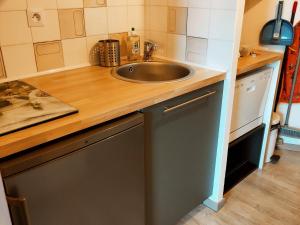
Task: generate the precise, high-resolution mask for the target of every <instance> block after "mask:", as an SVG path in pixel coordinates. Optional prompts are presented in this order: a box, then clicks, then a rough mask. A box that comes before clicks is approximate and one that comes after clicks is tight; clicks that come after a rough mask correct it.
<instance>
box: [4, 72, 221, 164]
mask: <svg viewBox="0 0 300 225" xmlns="http://www.w3.org/2000/svg"><path fill="white" fill-rule="evenodd" d="M110 73H111V69H109V68H101V67H97V66H94V67H86V68H81V69H76V70H71V71H65V72H60V73H56V74H52V75H47V76H41V77H35V78H29V79H25V80H24V81H26V82H28V83H29V84H31V85H33V86H35V87H37V88H39V89H41V90H43V91H45V92H47V93H49V94H50V95H52V96H54V97H56V98H58V99H60V100H61V101H63V102H65V103H67V104H70V105H71V106H74V107H75V108H77V109H78V110H79V113H77V114H74V115H70V116H67V117H64V118H61V119H57V120H54V121H50V122H47V123H44V124H40V125H37V126H34V127H31V128H27V129H25V130H22V131H18V132H15V133H12V134H8V135H5V136H2V137H0V158H4V157H6V156H9V155H12V154H14V153H17V152H20V151H23V150H26V149H28V148H30V147H34V146H37V145H39V144H42V143H46V142H48V141H51V140H55V139H57V138H60V137H63V136H65V135H68V134H71V133H74V132H77V131H80V130H82V129H85V128H89V127H91V126H94V125H97V124H101V123H103V122H105V121H109V120H111V119H114V118H117V117H120V116H122V115H126V114H128V113H131V112H134V111H137V110H140V109H143V108H145V107H148V106H150V105H154V104H156V103H159V102H162V101H165V100H168V99H171V98H173V97H177V96H180V95H182V94H185V93H188V92H191V91H193V90H197V89H199V88H202V87H205V86H208V85H210V84H213V83H216V82H219V81H222V80H224V79H225V74H224V73H222V72H217V71H212V70H208V69H198V68H197V69H196V70H195V74H194V76H193V77H192V78H191V79H188V80H184V81H178V82H170V83H159V84H139V83H132V82H126V81H121V80H118V79H116V78H114V77H112V76H111V74H110Z"/></svg>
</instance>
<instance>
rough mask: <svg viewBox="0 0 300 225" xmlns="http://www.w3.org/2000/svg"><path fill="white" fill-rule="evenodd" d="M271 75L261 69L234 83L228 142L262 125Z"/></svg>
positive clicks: (270, 72) (269, 70)
mask: <svg viewBox="0 0 300 225" xmlns="http://www.w3.org/2000/svg"><path fill="white" fill-rule="evenodd" d="M272 73H273V69H272V68H263V69H261V70H258V71H255V72H253V73H249V74H246V75H244V76H241V77H240V78H238V80H237V81H236V86H235V96H234V103H233V112H232V120H231V129H230V142H231V141H234V140H235V139H237V138H239V137H241V136H242V135H244V134H246V133H247V132H249V131H251V130H252V129H254V128H256V127H258V126H259V125H261V124H262V122H263V115H264V111H265V106H266V101H267V97H268V93H269V89H270V83H271V76H272Z"/></svg>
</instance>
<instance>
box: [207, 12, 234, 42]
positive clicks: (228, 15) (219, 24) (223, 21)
mask: <svg viewBox="0 0 300 225" xmlns="http://www.w3.org/2000/svg"><path fill="white" fill-rule="evenodd" d="M234 20H235V11H231V10H214V9H213V10H212V11H211V20H210V30H209V37H210V38H212V39H220V40H233V37H234Z"/></svg>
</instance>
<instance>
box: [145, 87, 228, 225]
mask: <svg viewBox="0 0 300 225" xmlns="http://www.w3.org/2000/svg"><path fill="white" fill-rule="evenodd" d="M222 90H223V83H222V82H221V83H218V84H215V85H211V86H208V87H205V88H203V89H200V90H197V91H194V92H192V93H189V94H186V95H183V96H180V97H177V98H175V99H172V100H169V101H167V102H163V103H160V104H158V105H155V106H153V107H150V108H148V109H145V111H144V114H145V131H146V138H145V143H146V147H145V153H146V190H147V191H146V193H147V194H146V196H147V201H146V202H147V213H146V221H147V222H146V224H147V225H175V224H177V223H178V222H179V220H180V219H181V218H182V217H184V216H185V215H186V214H188V213H189V212H190V211H192V210H193V209H194V208H196V207H197V206H199V205H200V204H201V203H202V202H203V201H204V200H206V199H207V198H208V197H209V196H210V195H211V193H212V187H213V180H214V169H215V157H216V149H217V144H218V131H219V121H220V111H221V101H222Z"/></svg>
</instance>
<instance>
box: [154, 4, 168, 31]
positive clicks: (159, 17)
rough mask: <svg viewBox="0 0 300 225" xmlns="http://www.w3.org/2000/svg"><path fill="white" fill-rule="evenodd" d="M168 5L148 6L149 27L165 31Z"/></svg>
mask: <svg viewBox="0 0 300 225" xmlns="http://www.w3.org/2000/svg"><path fill="white" fill-rule="evenodd" d="M167 24H168V7H166V6H151V7H150V29H151V30H152V31H157V32H167Z"/></svg>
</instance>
